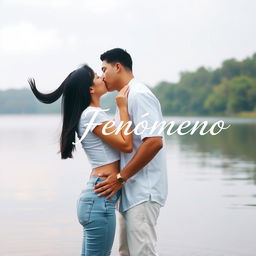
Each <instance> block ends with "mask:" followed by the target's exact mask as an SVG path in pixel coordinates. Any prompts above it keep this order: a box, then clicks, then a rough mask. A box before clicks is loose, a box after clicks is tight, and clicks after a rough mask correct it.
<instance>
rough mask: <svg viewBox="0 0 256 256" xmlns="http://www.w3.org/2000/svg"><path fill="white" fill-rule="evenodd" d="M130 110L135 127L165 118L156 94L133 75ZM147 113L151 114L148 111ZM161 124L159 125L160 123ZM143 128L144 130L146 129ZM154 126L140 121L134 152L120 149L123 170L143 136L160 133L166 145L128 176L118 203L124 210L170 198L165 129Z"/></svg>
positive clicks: (116, 117)
mask: <svg viewBox="0 0 256 256" xmlns="http://www.w3.org/2000/svg"><path fill="white" fill-rule="evenodd" d="M128 85H129V88H130V91H129V95H128V112H129V116H130V119H131V121H132V123H133V126H132V128H133V129H134V128H135V126H136V125H138V124H139V123H140V122H142V121H145V123H146V122H147V127H152V126H153V124H154V123H155V122H156V121H158V122H161V121H163V117H162V112H161V106H160V103H159V101H158V99H157V98H156V97H155V95H154V94H153V93H152V92H151V91H150V89H149V88H147V86H146V85H144V84H143V83H140V82H138V81H137V80H135V79H134V78H133V79H132V80H131V81H130V82H129V84H128ZM147 113H148V115H147ZM115 121H116V125H118V124H119V123H120V116H119V110H118V109H117V110H116V115H115ZM159 127H160V126H159ZM143 130H144V131H143ZM159 130H160V128H159V129H155V130H154V132H153V133H150V131H151V130H150V129H144V128H143V125H139V126H138V127H137V129H136V131H137V134H140V135H136V134H134V133H133V152H132V153H122V152H121V153H120V168H121V169H120V170H122V169H123V168H124V167H125V166H126V165H127V164H128V162H129V161H130V160H131V159H132V157H133V156H134V155H135V153H136V152H137V150H138V148H139V146H140V145H141V143H142V142H143V141H142V140H143V139H144V138H147V137H156V136H161V137H162V140H163V147H162V149H161V150H160V151H159V152H158V153H157V155H156V156H155V157H154V158H153V159H152V160H151V161H150V162H149V163H148V164H147V165H146V166H145V167H144V168H142V169H141V170H139V171H138V172H137V173H136V174H135V175H133V176H132V177H131V178H129V179H128V180H127V182H126V183H125V185H124V186H123V188H122V197H121V201H120V204H119V210H120V211H121V212H125V211H127V210H129V209H130V208H132V207H134V206H136V205H138V204H140V203H142V202H146V201H149V200H151V201H154V202H157V203H159V204H160V205H161V206H164V204H165V201H166V198H167V190H168V184H167V166H166V150H165V138H164V134H163V132H161V133H158V132H159Z"/></svg>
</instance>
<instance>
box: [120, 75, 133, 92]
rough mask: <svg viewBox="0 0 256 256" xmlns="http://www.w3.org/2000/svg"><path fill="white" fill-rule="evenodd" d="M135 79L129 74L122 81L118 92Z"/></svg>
mask: <svg viewBox="0 0 256 256" xmlns="http://www.w3.org/2000/svg"><path fill="white" fill-rule="evenodd" d="M133 78H134V76H133V74H132V73H131V74H127V75H126V76H125V77H124V78H123V79H122V80H121V81H120V87H119V88H118V91H120V90H121V89H122V88H123V87H124V86H126V85H127V84H128V83H129V82H130V81H131V80H132V79H133Z"/></svg>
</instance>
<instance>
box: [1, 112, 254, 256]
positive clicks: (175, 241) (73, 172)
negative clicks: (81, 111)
mask: <svg viewBox="0 0 256 256" xmlns="http://www.w3.org/2000/svg"><path fill="white" fill-rule="evenodd" d="M185 119H186V118H185ZM208 120H209V121H211V119H208ZM213 121H214V119H213ZM59 127H60V118H59V116H55V115H49V116H47V115H45V116H33V115H31V116H0V150H1V167H0V168H1V169H0V204H1V212H0V220H1V221H0V222H1V230H0V236H1V242H2V244H1V246H0V255H4V256H29V255H33V256H41V255H51V256H59V255H61V256H70V255H79V252H80V245H81V240H82V232H81V227H80V225H79V223H78V221H77V218H76V200H77V198H78V195H79V194H80V191H81V189H82V188H83V186H84V184H85V182H86V180H87V179H88V176H89V173H90V166H89V163H88V161H87V159H86V157H85V155H84V152H83V150H82V149H81V148H80V147H78V148H77V151H76V152H75V157H74V159H70V160H65V161H63V160H60V156H59V155H58V154H56V152H57V151H58V132H59V130H58V128H59ZM255 138H256V121H253V120H250V121H249V122H247V121H244V120H241V119H235V120H232V126H231V127H230V128H229V129H228V130H226V131H223V132H222V133H220V134H219V135H216V136H211V135H205V136H199V135H198V134H195V135H193V136H190V135H186V136H178V135H173V136H167V155H168V173H169V177H168V182H169V196H168V201H167V203H166V206H165V207H164V208H163V209H162V210H161V215H160V219H159V223H158V236H159V244H158V247H159V252H160V255H161V256H187V255H189V256H190V255H199V256H220V255H225V256H236V255H240V256H247V255H248V256H251V255H254V254H255V250H256V245H255V241H254V237H255V235H256V233H255V227H254V225H256V220H255V210H256V207H255V206H256V203H255V200H256V187H255V184H256V150H255ZM237 230H239V232H237ZM24 231H25V232H24ZM117 243H118V241H117V240H115V244H114V249H113V256H116V255H118V253H117Z"/></svg>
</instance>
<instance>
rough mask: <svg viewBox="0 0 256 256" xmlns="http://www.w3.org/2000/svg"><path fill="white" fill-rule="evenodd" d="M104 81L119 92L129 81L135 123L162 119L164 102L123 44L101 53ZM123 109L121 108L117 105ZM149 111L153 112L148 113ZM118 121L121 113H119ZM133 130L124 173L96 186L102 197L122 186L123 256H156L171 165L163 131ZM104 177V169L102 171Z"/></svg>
mask: <svg viewBox="0 0 256 256" xmlns="http://www.w3.org/2000/svg"><path fill="white" fill-rule="evenodd" d="M101 60H102V71H103V80H104V82H105V84H106V87H107V89H108V91H113V90H118V91H120V90H121V89H122V88H123V87H124V86H125V85H127V84H128V86H129V96H128V111H129V115H130V118H131V121H132V122H133V127H135V126H136V125H137V124H138V123H140V122H141V121H146V122H147V127H152V126H153V124H154V123H155V122H156V121H159V122H161V121H162V113H161V106H160V104H159V101H158V100H157V98H156V97H155V96H154V95H153V93H152V92H151V91H150V89H148V88H147V87H146V86H145V85H144V84H143V83H140V82H138V81H137V80H136V79H135V78H134V76H133V73H132V59H131V56H130V55H129V53H127V52H126V51H125V50H123V49H120V48H115V49H112V50H109V51H107V52H105V53H103V54H102V55H101ZM117 111H118V110H117ZM147 113H148V115H147ZM115 120H116V124H117V125H118V124H119V122H120V120H119V114H118V113H116V115H115ZM137 134H140V135H136V134H133V144H134V148H133V152H132V153H121V156H120V173H119V174H118V175H116V174H112V175H110V176H108V178H107V179H106V180H105V181H103V182H101V183H100V184H98V185H96V186H95V192H99V193H100V194H99V195H100V196H102V195H106V194H108V196H107V198H110V197H111V196H112V195H114V194H115V193H116V192H117V191H118V190H119V189H121V188H122V196H121V201H120V205H119V210H120V212H121V215H120V216H121V217H120V246H119V252H120V255H121V256H155V255H158V254H157V252H156V240H157V237H156V230H155V228H156V223H157V218H158V215H159V211H160V207H161V206H164V204H165V201H166V197H167V169H166V156H165V141H164V134H163V133H160V134H159V133H158V129H155V131H154V132H153V133H150V129H144V128H143V126H141V125H139V127H138V129H137ZM102 176H104V174H102Z"/></svg>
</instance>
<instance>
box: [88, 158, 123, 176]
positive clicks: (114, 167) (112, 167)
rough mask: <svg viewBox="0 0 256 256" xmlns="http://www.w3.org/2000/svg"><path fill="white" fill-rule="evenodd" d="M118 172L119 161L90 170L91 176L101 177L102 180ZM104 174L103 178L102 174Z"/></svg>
mask: <svg viewBox="0 0 256 256" xmlns="http://www.w3.org/2000/svg"><path fill="white" fill-rule="evenodd" d="M118 172H119V161H116V162H113V163H110V164H106V165H103V166H99V167H96V168H93V169H92V172H91V176H97V177H99V176H100V177H101V178H103V179H105V178H107V177H108V176H109V175H110V174H113V173H118ZM103 173H104V176H102V174H103Z"/></svg>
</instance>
